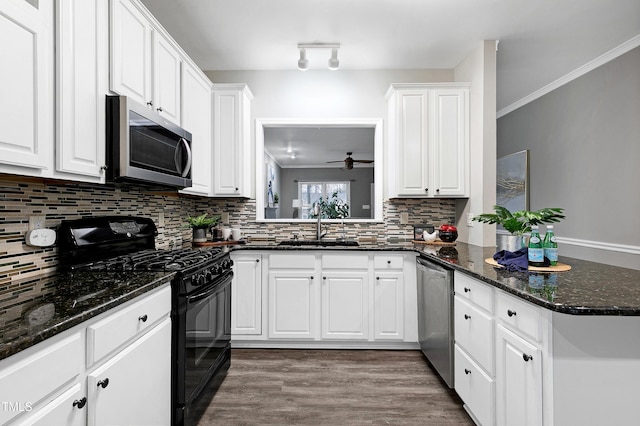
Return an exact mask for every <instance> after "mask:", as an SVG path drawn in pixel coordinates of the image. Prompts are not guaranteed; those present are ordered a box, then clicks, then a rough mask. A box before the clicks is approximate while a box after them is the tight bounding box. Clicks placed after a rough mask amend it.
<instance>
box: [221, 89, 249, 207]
mask: <svg viewBox="0 0 640 426" xmlns="http://www.w3.org/2000/svg"><path fill="white" fill-rule="evenodd" d="M252 97H253V95H252V94H251V92H250V91H249V89H248V87H247V86H246V85H221V84H214V89H213V171H214V176H213V195H218V196H239V197H249V195H250V179H251V177H250V164H251V163H252V159H251V147H250V136H251V129H250V127H249V125H250V118H251V110H250V103H249V102H250V100H251V98H252Z"/></svg>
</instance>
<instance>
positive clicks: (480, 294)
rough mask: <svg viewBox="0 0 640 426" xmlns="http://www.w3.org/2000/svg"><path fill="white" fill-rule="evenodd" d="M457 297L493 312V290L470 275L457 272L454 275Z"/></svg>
mask: <svg viewBox="0 0 640 426" xmlns="http://www.w3.org/2000/svg"><path fill="white" fill-rule="evenodd" d="M453 282H454V284H453V286H454V289H455V292H456V295H459V296H460V297H463V298H465V299H467V300H469V301H470V302H473V303H475V304H476V305H478V306H479V307H481V308H482V309H484V310H485V311H487V312H489V313H492V312H493V288H492V287H491V286H489V285H488V284H485V283H483V282H481V281H479V280H476V279H474V278H471V277H469V276H468V275H465V274H461V273H459V272H456V273H455V275H454V281H453Z"/></svg>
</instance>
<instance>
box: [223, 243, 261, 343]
mask: <svg viewBox="0 0 640 426" xmlns="http://www.w3.org/2000/svg"><path fill="white" fill-rule="evenodd" d="M232 259H233V272H234V275H233V282H232V283H231V303H232V308H231V334H232V338H233V335H239V334H244V335H246V334H252V335H261V334H262V256H261V255H259V254H237V255H235V254H234V255H233V256H232Z"/></svg>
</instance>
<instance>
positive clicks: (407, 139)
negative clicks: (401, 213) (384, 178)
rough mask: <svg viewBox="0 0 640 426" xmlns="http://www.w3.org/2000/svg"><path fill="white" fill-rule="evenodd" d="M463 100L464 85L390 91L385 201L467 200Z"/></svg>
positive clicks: (404, 87)
mask: <svg viewBox="0 0 640 426" xmlns="http://www.w3.org/2000/svg"><path fill="white" fill-rule="evenodd" d="M468 98H469V89H468V85H467V84H464V83H457V84H445V83H439V84H393V85H392V86H391V88H390V89H389V91H388V93H387V99H388V101H389V133H388V135H389V138H388V142H387V157H388V158H389V163H388V164H389V166H388V167H389V168H388V174H387V175H388V179H389V181H388V187H387V192H388V194H387V195H388V197H389V198H395V197H466V196H468V195H469V194H468V191H469V189H468V188H469V185H468V179H469V166H468V162H469V154H468V153H469V135H468V127H469V106H468V103H469V102H468Z"/></svg>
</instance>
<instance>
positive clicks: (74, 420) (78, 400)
mask: <svg viewBox="0 0 640 426" xmlns="http://www.w3.org/2000/svg"><path fill="white" fill-rule="evenodd" d="M16 424H17V425H25V426H26V425H29V426H51V425H66V426H82V425H85V424H87V398H86V396H85V394H84V392H83V391H82V386H81V385H80V383H76V384H74V385H73V386H72V387H70V388H69V389H67V390H66V391H65V392H63V393H62V394H61V395H60V396H58V397H57V398H55V399H54V400H53V401H51V402H49V403H48V404H47V405H45V406H44V407H43V408H42V409H40V410H38V411H37V412H36V413H34V414H33V416H30V417H28V418H27V419H25V420H23V421H19V422H17V423H16Z"/></svg>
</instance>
